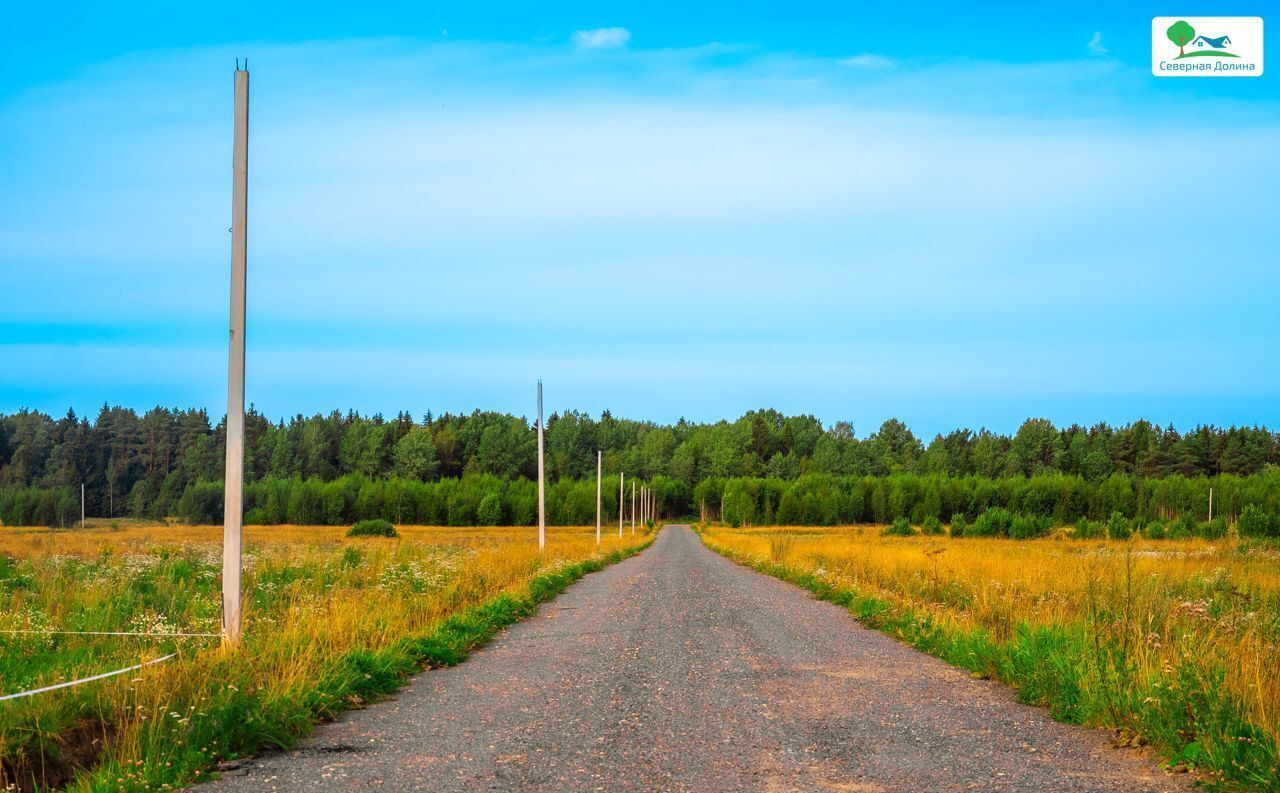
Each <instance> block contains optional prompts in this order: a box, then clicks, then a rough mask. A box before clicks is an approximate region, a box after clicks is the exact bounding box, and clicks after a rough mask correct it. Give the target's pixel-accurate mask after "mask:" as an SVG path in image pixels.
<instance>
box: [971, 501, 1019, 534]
mask: <svg viewBox="0 0 1280 793" xmlns="http://www.w3.org/2000/svg"><path fill="white" fill-rule="evenodd" d="M1011 526H1013V513H1012V512H1010V511H1009V510H1007V509H1005V508H1004V507H992V508H991V509H988V510H987V511H986V512H983V513H982V514H981V515H979V516H978V519H977V520H975V521H974V522H973V536H975V537H1008V536H1009V529H1010V527H1011Z"/></svg>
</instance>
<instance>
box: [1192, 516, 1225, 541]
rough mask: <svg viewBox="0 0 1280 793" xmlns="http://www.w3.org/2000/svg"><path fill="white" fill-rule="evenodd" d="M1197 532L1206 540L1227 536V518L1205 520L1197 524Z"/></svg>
mask: <svg viewBox="0 0 1280 793" xmlns="http://www.w3.org/2000/svg"><path fill="white" fill-rule="evenodd" d="M1196 534H1198V535H1199V536H1201V537H1204V538H1205V539H1206V540H1220V539H1222V538H1223V537H1225V536H1227V519H1226V518H1214V519H1213V520H1206V521H1203V522H1201V523H1200V524H1199V525H1197V526H1196Z"/></svg>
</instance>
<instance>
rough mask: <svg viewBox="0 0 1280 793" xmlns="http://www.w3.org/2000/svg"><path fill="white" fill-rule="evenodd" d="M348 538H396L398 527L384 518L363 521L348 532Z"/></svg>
mask: <svg viewBox="0 0 1280 793" xmlns="http://www.w3.org/2000/svg"><path fill="white" fill-rule="evenodd" d="M347 536H348V537H396V536H398V535H397V533H396V527H395V526H392V525H391V521H389V520H383V519H382V518H374V519H372V520H362V521H360V522H359V523H357V524H356V525H354V526H352V527H351V528H350V529H349V530H348V531H347Z"/></svg>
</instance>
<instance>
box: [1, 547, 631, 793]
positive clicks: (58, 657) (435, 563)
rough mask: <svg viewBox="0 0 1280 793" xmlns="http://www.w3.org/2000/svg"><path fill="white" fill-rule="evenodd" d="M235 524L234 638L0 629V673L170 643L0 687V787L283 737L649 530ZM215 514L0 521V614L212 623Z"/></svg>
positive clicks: (137, 782)
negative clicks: (239, 544)
mask: <svg viewBox="0 0 1280 793" xmlns="http://www.w3.org/2000/svg"><path fill="white" fill-rule="evenodd" d="M343 534H344V529H342V528H338V527H333V528H329V527H299V526H275V527H270V528H251V529H249V530H247V535H246V550H245V584H244V587H245V597H246V605H245V627H244V642H243V645H242V647H241V648H240V649H238V650H236V651H226V650H224V649H222V648H221V647H220V645H219V642H218V640H217V639H216V638H215V639H201V638H173V637H154V638H121V637H93V636H75V635H61V634H47V633H38V632H37V633H8V634H0V692H4V693H8V692H13V691H20V690H27V689H30V688H33V687H37V686H41V685H48V684H50V683H54V682H59V681H61V680H69V679H73V678H78V677H83V676H86V675H90V674H95V673H99V672H103V671H107V670H110V669H115V668H120V667H124V666H128V665H131V664H133V663H137V662H138V661H139V660H143V659H147V658H155V657H158V656H160V655H163V654H167V653H169V652H174V651H177V652H179V653H180V655H179V657H178V658H176V659H174V660H173V661H170V662H168V663H165V664H159V665H155V666H150V667H147V668H146V669H144V670H142V671H140V672H138V673H134V674H130V675H124V676H121V677H116V678H113V679H111V680H107V681H102V682H97V683H90V684H86V685H83V686H79V687H76V688H71V689H64V690H61V691H57V692H52V693H48V694H42V695H38V696H35V697H29V698H25V699H19V700H13V701H10V702H4V703H0V788H5V787H6V786H9V785H13V786H16V787H18V788H19V789H33V788H37V787H38V788H52V787H60V786H64V785H70V787H71V788H72V789H78V790H98V789H112V790H119V789H125V790H147V789H150V790H155V789H163V787H164V786H166V785H169V786H179V785H182V784H185V783H188V782H191V781H194V780H198V779H200V778H202V777H204V776H207V775H208V773H209V769H210V768H211V767H212V765H213V764H214V763H215V762H216V761H218V760H219V759H224V758H233V757H237V756H242V755H244V754H248V753H252V752H256V751H259V750H261V749H264V748H270V747H286V746H289V745H290V744H292V743H293V742H294V741H295V740H296V739H297V738H298V737H300V736H302V735H305V734H306V733H307V732H308V731H309V730H310V727H311V725H312V724H313V723H314V722H315V721H317V720H323V719H326V718H330V717H332V716H333V715H335V714H336V713H338V712H339V711H341V710H343V709H344V708H347V707H349V706H351V705H353V704H357V703H359V702H362V701H366V700H368V699H371V698H375V697H377V696H379V695H381V694H384V693H386V692H389V691H391V690H393V689H394V688H395V687H396V686H398V685H399V684H400V683H401V682H402V681H403V679H404V678H405V677H406V676H407V675H408V674H410V673H412V672H413V671H414V670H416V669H418V668H420V667H421V666H423V665H447V664H452V663H456V662H458V661H459V660H461V659H462V658H463V657H465V656H466V654H467V652H468V651H469V650H470V649H472V648H473V647H475V646H476V645H477V644H479V643H481V642H483V641H485V640H487V639H488V638H489V637H490V636H492V635H493V633H494V632H496V631H497V630H499V629H500V628H501V627H503V626H505V625H507V624H510V623H511V622H513V621H515V620H516V619H519V618H520V617H522V616H524V615H526V614H528V613H530V612H532V611H533V610H534V609H535V608H536V605H537V603H538V602H541V601H542V600H545V599H546V598H548V597H551V596H552V595H554V594H555V593H556V592H558V591H559V590H560V589H563V587H564V586H567V584H568V583H569V582H571V581H572V580H574V579H575V578H577V577H578V576H581V575H582V574H584V573H586V572H589V571H590V570H593V569H598V568H599V567H600V566H602V565H603V564H606V563H608V562H611V561H616V560H617V559H619V558H622V557H623V556H624V555H627V554H630V553H633V552H634V551H635V550H637V549H638V548H639V547H641V546H642V545H643V544H644V543H645V542H647V540H648V538H647V537H643V536H639V537H635V538H633V537H632V536H631V535H629V534H628V535H626V536H625V537H623V538H622V539H618V538H617V537H606V540H605V543H604V544H603V545H602V546H601V548H600V549H599V550H597V547H596V542H595V532H594V527H593V528H591V529H552V530H549V532H548V543H547V552H546V553H545V554H539V552H538V550H537V542H536V539H535V535H534V534H533V533H532V532H531V531H530V530H528V529H522V528H481V529H436V528H427V527H401V537H400V538H398V539H389V538H350V539H348V538H345V537H344V536H343ZM219 542H220V532H219V530H217V529H213V528H192V527H165V526H130V527H126V528H123V529H119V530H114V531H113V530H110V529H107V530H90V531H83V532H76V531H73V532H48V531H35V530H5V531H4V532H3V533H0V614H2V615H3V616H0V629H4V630H9V631H12V630H28V631H44V630H50V629H56V630H67V631H121V630H123V631H136V632H147V633H172V632H193V633H217V631H218V625H219V621H220V615H219V603H220V599H219V587H220V581H219V569H220V551H219V547H220V546H219Z"/></svg>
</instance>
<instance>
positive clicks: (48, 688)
mask: <svg viewBox="0 0 1280 793" xmlns="http://www.w3.org/2000/svg"><path fill="white" fill-rule="evenodd" d="M175 655H177V653H170V654H168V655H166V656H164V657H162V658H152V659H151V660H150V661H143V662H142V663H140V664H134V665H133V666H127V667H125V668H124V669H117V670H115V671H114V672H103V673H102V674H100V675H94V676H93V677H82V678H80V679H79V680H68V681H67V682H65V683H56V684H54V685H52V686H45V687H44V688H33V689H31V690H30V691H20V692H18V693H17V694H5V695H4V696H2V697H0V702H3V701H4V700H6V699H18V698H19V697H29V696H31V695H33V694H43V693H45V692H46V691H57V690H58V689H60V688H69V687H71V686H78V685H80V684H81V683H88V682H91V681H93V680H102V679H103V678H106V677H115V676H116V675H123V674H124V673H125V672H132V671H134V670H135V669H141V668H142V667H144V666H150V665H151V664H158V663H160V662H161V661H168V660H169V659H170V658H173V657H174V656H175Z"/></svg>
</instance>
